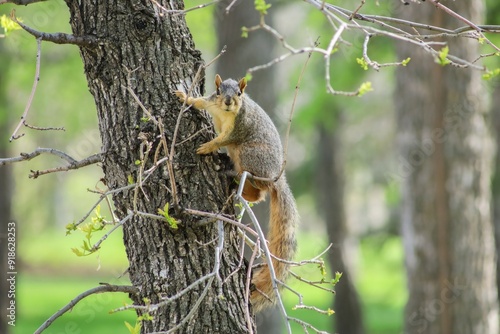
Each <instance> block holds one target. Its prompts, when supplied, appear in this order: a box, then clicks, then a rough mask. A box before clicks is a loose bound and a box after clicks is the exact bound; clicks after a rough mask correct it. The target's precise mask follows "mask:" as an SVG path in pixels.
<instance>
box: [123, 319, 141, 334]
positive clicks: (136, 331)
mask: <svg viewBox="0 0 500 334" xmlns="http://www.w3.org/2000/svg"><path fill="white" fill-rule="evenodd" d="M125 326H127V329H128V331H129V332H130V334H140V333H141V322H140V321H137V322H136V323H135V326H133V327H132V325H131V324H129V323H128V322H127V321H125Z"/></svg>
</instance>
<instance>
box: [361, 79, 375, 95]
mask: <svg viewBox="0 0 500 334" xmlns="http://www.w3.org/2000/svg"><path fill="white" fill-rule="evenodd" d="M372 90H373V88H372V83H371V82H369V81H367V82H363V83H362V84H361V86H359V89H358V96H363V95H365V94H366V93H368V92H371V91H372Z"/></svg>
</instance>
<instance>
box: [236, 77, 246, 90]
mask: <svg viewBox="0 0 500 334" xmlns="http://www.w3.org/2000/svg"><path fill="white" fill-rule="evenodd" d="M238 85H239V86H240V91H241V92H242V93H243V92H244V91H245V88H246V86H247V80H246V79H245V78H243V79H241V80H240V82H239V83H238Z"/></svg>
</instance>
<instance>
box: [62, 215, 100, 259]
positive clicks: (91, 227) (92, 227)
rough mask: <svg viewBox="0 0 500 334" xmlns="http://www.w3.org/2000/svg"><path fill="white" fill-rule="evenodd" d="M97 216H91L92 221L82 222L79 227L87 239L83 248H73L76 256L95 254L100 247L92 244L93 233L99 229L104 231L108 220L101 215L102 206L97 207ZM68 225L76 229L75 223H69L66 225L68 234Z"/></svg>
mask: <svg viewBox="0 0 500 334" xmlns="http://www.w3.org/2000/svg"><path fill="white" fill-rule="evenodd" d="M94 212H95V216H94V217H92V218H91V222H89V223H87V224H81V225H80V226H78V227H77V229H78V230H80V231H82V232H83V233H85V239H84V240H83V245H82V247H81V249H78V248H71V250H72V251H73V253H75V254H76V256H87V255H90V254H93V253H94V252H96V251H97V250H98V248H96V247H94V246H93V245H92V241H91V239H92V234H93V233H94V232H97V231H102V230H103V229H104V227H105V226H106V220H105V219H104V217H103V216H101V206H100V205H98V206H97V207H96V209H95V211H94ZM68 226H69V227H70V228H72V229H73V230H74V227H75V226H74V224H73V225H71V224H68V225H67V226H66V230H67V231H66V234H68Z"/></svg>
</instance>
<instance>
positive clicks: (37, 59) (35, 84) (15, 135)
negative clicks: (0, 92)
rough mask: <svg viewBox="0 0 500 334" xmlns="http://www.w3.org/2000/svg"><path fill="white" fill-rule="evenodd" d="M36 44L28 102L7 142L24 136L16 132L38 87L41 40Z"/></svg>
mask: <svg viewBox="0 0 500 334" xmlns="http://www.w3.org/2000/svg"><path fill="white" fill-rule="evenodd" d="M36 43H37V52H36V69H35V81H34V82H33V87H32V88H31V94H30V96H29V98H28V102H27V103H26V107H25V108H24V112H23V115H22V116H21V121H20V122H19V124H17V126H16V129H15V130H14V133H12V135H11V136H10V139H9V141H12V140H15V139H18V138H20V137H22V136H24V134H22V135H17V131H19V129H20V128H21V126H22V125H23V124H24V122H25V121H26V116H28V111H29V110H30V107H31V103H32V102H33V96H35V91H36V87H37V85H38V81H39V80H40V55H41V53H42V40H41V39H40V38H38V39H37V40H36Z"/></svg>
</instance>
